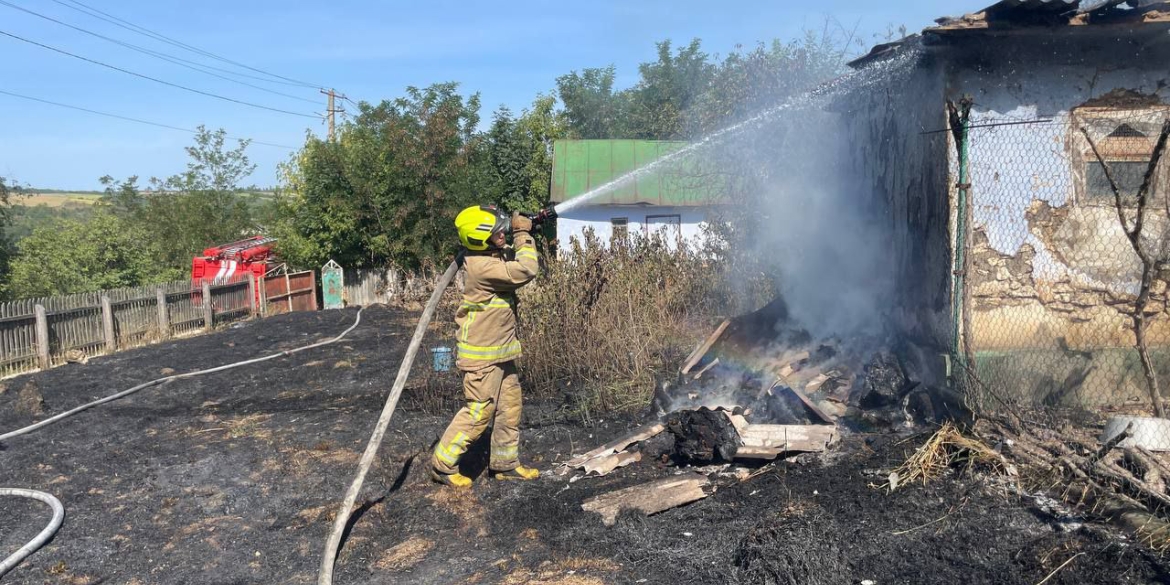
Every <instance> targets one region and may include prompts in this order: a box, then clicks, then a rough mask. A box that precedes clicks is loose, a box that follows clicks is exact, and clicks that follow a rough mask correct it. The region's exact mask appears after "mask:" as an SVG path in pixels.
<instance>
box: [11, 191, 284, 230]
mask: <svg viewBox="0 0 1170 585" xmlns="http://www.w3.org/2000/svg"><path fill="white" fill-rule="evenodd" d="M102 195H104V193H103V192H101V191H66V190H63V189H39V188H35V189H34V188H26V189H21V191H20V192H18V193H16V194H14V196H13V197H12V200H11V203H12V204H13V208H12V225H11V226H10V227H9V229H8V230H7V232H8V234H9V236H10V237H11V238H12V239H13V241H16V242H19V241H20V240H21V239H23V238H25V237H27V236H28V235H29V234H31V233H32V232H33V231H34V230H36V229H37V228H39V227H42V226H45V225H48V224H50V223H52V222H53V221H54V220H58V219H77V220H83V219H85V218H87V217H89V216H90V215H91V214H92V213H93V211H94V208H95V207H94V206H95V205H96V204H97V203H98V202H99V201H100V200H101V197H102ZM143 195H146V196H148V197H150V196H155V195H166V193H165V192H157V191H156V192H150V191H143ZM240 195H241V196H242V197H244V198H245V199H246V200H248V202H249V206H250V207H253V208H257V207H262V206H264V205H266V204H268V203H270V202H271V201H272V199H273V198H274V197H275V193H274V192H273V191H246V192H243V193H240Z"/></svg>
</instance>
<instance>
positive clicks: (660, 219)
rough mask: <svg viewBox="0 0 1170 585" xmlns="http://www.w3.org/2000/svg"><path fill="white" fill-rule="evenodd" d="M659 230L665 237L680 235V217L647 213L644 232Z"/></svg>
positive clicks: (674, 237)
mask: <svg viewBox="0 0 1170 585" xmlns="http://www.w3.org/2000/svg"><path fill="white" fill-rule="evenodd" d="M656 232H660V233H662V234H663V235H665V236H666V237H667V238H671V239H678V238H681V237H682V217H680V216H678V215H647V216H646V233H647V234H651V233H656Z"/></svg>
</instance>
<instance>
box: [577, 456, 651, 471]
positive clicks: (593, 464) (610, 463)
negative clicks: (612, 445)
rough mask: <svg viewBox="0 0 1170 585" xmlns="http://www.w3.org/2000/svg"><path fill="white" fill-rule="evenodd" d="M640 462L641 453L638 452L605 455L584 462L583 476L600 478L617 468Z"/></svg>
mask: <svg viewBox="0 0 1170 585" xmlns="http://www.w3.org/2000/svg"><path fill="white" fill-rule="evenodd" d="M641 460H642V453H641V452H639V451H633V452H631V451H622V452H621V453H614V454H613V455H606V456H602V457H594V458H593V459H590V460H589V461H586V462H585V464H584V465H583V466H582V468H583V469H584V470H585V475H596V476H597V477H601V476H603V475H607V474H608V473H609V472H611V471H613V470H615V469H617V468H619V467H625V466H627V465H629V464H631V463H636V462H638V461H641Z"/></svg>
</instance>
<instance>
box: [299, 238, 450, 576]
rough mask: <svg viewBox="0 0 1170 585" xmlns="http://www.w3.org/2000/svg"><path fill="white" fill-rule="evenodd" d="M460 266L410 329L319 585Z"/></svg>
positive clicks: (342, 510)
mask: <svg viewBox="0 0 1170 585" xmlns="http://www.w3.org/2000/svg"><path fill="white" fill-rule="evenodd" d="M462 263H463V262H462V258H456V259H455V261H454V262H452V263H451V265H450V266H448V267H447V271H446V272H444V273H443V276H442V277H440V278H439V281H438V282H437V283H436V284H435V290H434V292H432V293H431V298H430V300H428V301H427V306H426V308H424V309H423V312H422V316H421V317H419V319H418V325H417V326H415V328H414V337H411V338H410V345H409V346H407V348H406V355H405V356H403V358H402V363H401V364H399V366H398V377H396V378H395V379H394V386H393V387H391V388H390V395H389V396H388V397H386V404H385V406H383V407H382V415H381V416H379V417H378V424H377V425H375V426H374V434H372V435H370V440H369V442H367V443H366V450H365V452H363V453H362V458H361V461H360V462H359V463H358V473H357V476H356V477H354V478H353V483H351V484H350V486H349V491H347V492H345V499H344V500H343V501H342V503H341V507H340V508H339V509H338V511H337V514H336V515H335V517H334V518H335V519H334V521H333V528H332V530H331V531H330V532H329V540H328V541H327V542H326V543H325V554H324V556H323V557H322V558H321V573H320V575H319V576H318V577H317V583H319V584H322V585H332V583H333V565H334V563H335V562H336V560H337V549H338V547H339V546H340V545H341V535H342V534H343V533H344V532H345V525H346V524H348V523H349V516H350V513H351V512H352V511H353V504H354V502H356V501H357V497H358V492H360V491H361V490H362V484H363V483H365V481H366V473H368V472H369V471H370V465H371V464H373V462H374V456H375V455H377V454H378V447H380V446H381V445H382V437H383V436H384V435H385V434H386V427H387V426H389V425H390V417H392V416H394V409H395V408H396V407H397V406H398V398H399V397H400V396H402V389H403V388H404V387H405V386H406V379H407V378H408V377H409V376H410V368H411V366H412V365H414V356H415V355H416V354H418V348H419V345H421V344H422V340H423V336H424V335H425V334H426V332H427V326H428V325H430V323H431V319H433V318H434V316H435V309H436V308H437V307H438V306H439V300H441V299H442V298H443V291H445V290H447V287H448V286H449V285H450V284H451V281H452V280H454V279H455V273H456V272H458V271H459V266H460V265H461V264H462Z"/></svg>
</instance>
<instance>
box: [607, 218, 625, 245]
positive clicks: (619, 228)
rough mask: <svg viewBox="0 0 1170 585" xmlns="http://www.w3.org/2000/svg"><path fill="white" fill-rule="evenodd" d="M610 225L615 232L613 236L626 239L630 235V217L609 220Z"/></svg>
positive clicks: (612, 231) (616, 238)
mask: <svg viewBox="0 0 1170 585" xmlns="http://www.w3.org/2000/svg"><path fill="white" fill-rule="evenodd" d="M609 225H610V230H611V233H612V234H613V235H612V236H611V237H612V238H613V239H615V240H624V239H626V238H627V237H628V236H629V235H630V219H629V218H628V217H615V218H613V219H611V220H609Z"/></svg>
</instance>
